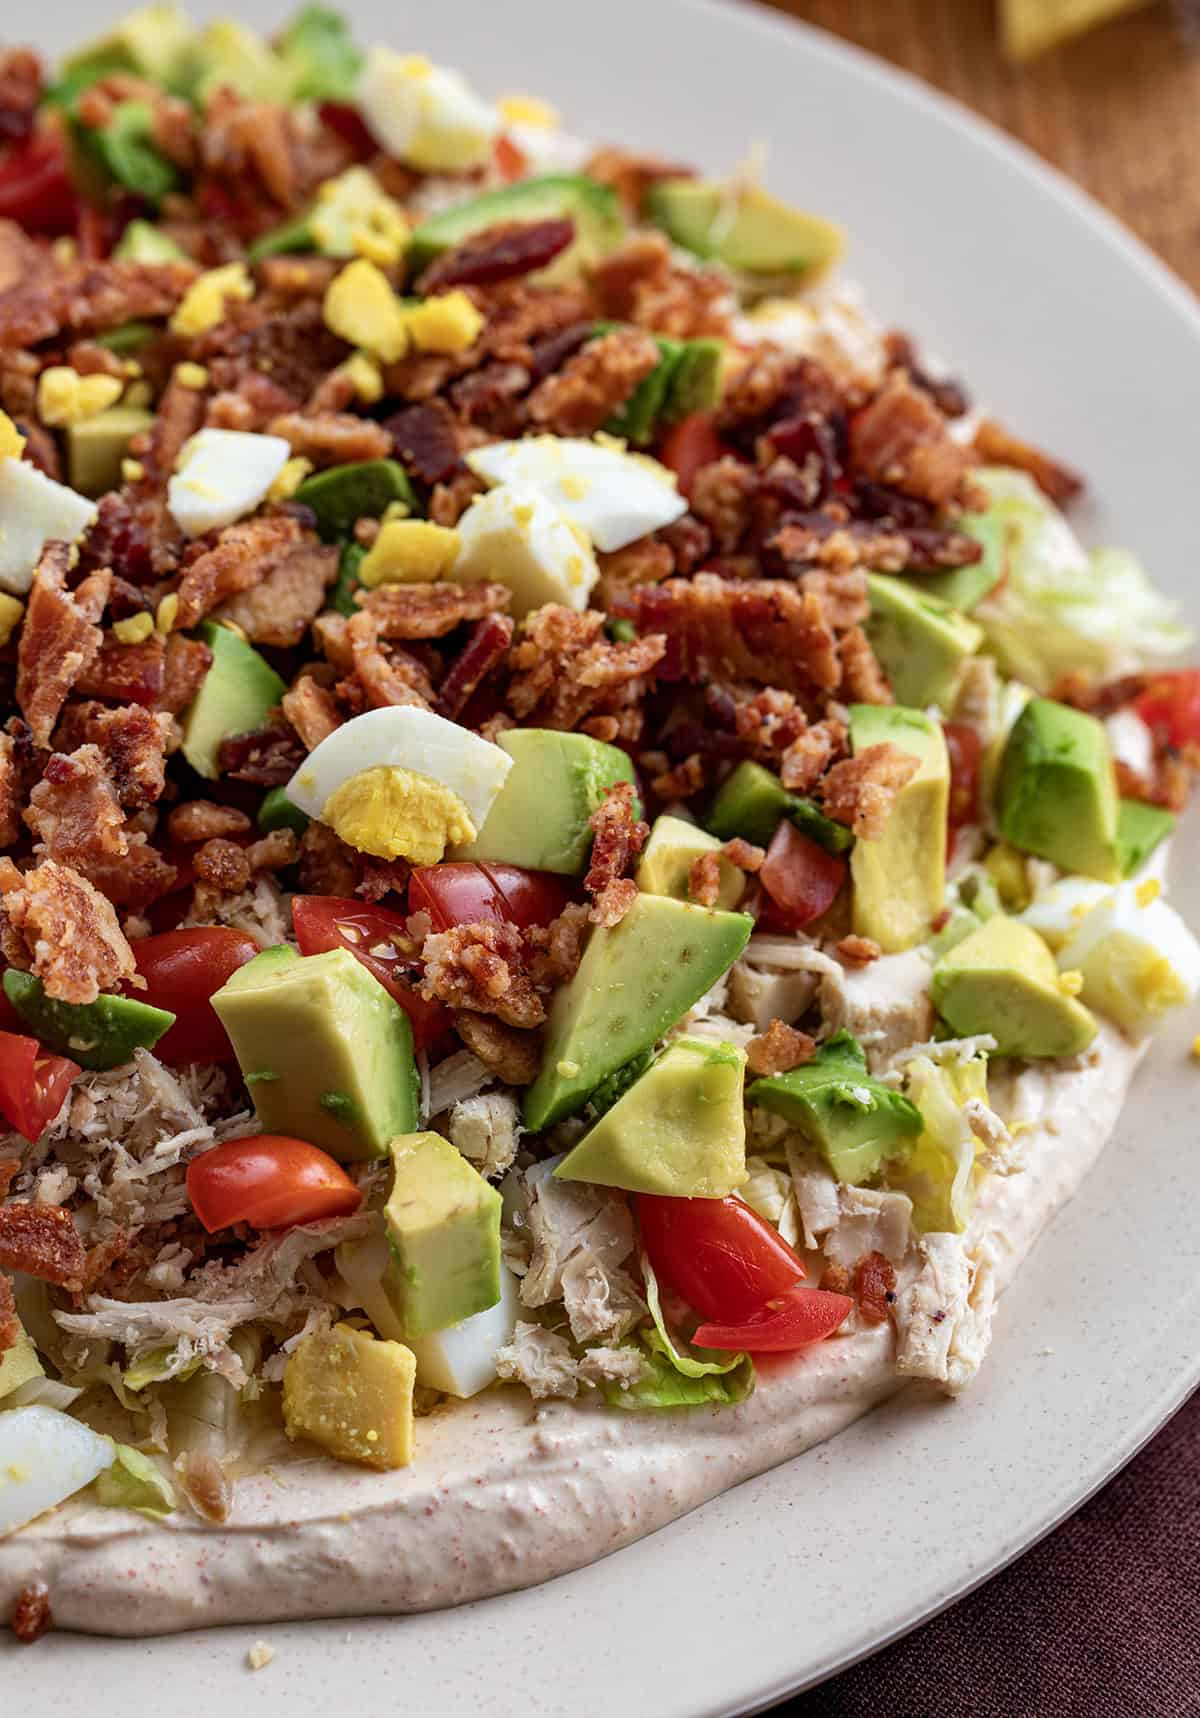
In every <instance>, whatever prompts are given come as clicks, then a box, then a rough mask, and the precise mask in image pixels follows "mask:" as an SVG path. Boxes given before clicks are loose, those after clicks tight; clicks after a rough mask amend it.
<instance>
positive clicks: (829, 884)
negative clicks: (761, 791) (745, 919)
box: [758, 818, 846, 931]
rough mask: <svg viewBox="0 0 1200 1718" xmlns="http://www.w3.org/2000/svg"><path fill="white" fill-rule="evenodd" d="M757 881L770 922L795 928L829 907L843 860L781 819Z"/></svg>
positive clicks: (838, 885) (839, 882) (843, 878)
mask: <svg viewBox="0 0 1200 1718" xmlns="http://www.w3.org/2000/svg"><path fill="white" fill-rule="evenodd" d="M758 880H759V882H760V883H761V884H762V886H763V888H764V890H765V891H766V893H767V894H768V895H769V896H770V898H771V904H772V906H773V908H774V911H773V913H772V914H771V920H772V923H774V924H776V925H778V926H779V927H780V928H782V929H787V930H794V931H798V930H800V929H802V928H803V926H805V925H809V924H811V923H812V921H813V920H814V919H819V918H820V917H821V914H822V913H827V912H828V911H829V909H830V907H832V905H833V903H834V901H835V900H836V899H837V895H838V891H839V889H840V888H841V887H842V884H843V883H844V882H845V881H846V861H845V860H844V859H842V858H839V857H838V855H837V854H836V853H827V852H826V851H825V849H824V848H823V847H821V846H819V845H818V843H817V842H815V841H810V840H809V838H808V836H807V835H801V833H800V831H799V830H798V829H797V828H796V826H795V824H794V823H789V822H788V820H787V818H784V820H783V822H782V823H781V824H780V825H779V828H778V829H777V830H776V831H775V833H774V835H773V836H772V837H771V845H770V846H769V847H768V848H767V857H766V859H765V860H764V861H763V867H762V870H761V871H760V872H759V874H758Z"/></svg>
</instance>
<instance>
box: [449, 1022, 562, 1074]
mask: <svg viewBox="0 0 1200 1718" xmlns="http://www.w3.org/2000/svg"><path fill="white" fill-rule="evenodd" d="M454 1029H455V1031H456V1032H457V1033H458V1035H459V1037H460V1038H461V1039H462V1041H463V1043H464V1044H465V1045H466V1046H467V1049H468V1050H470V1051H472V1052H473V1053H474V1054H475V1055H476V1056H478V1057H479V1060H480V1061H481V1062H482V1063H483V1065H484V1067H485V1068H488V1069H490V1071H491V1072H492V1073H493V1074H495V1076H496V1078H497V1079H498V1080H503V1081H504V1082H505V1084H506V1085H509V1086H530V1085H532V1084H533V1082H534V1080H536V1079H537V1077H538V1069H539V1068H540V1067H541V1065H542V1041H541V1034H540V1033H538V1032H536V1031H527V1030H526V1031H522V1030H520V1029H519V1028H518V1027H516V1026H506V1025H505V1024H504V1023H503V1021H501V1020H497V1019H496V1018H495V1017H494V1016H493V1015H491V1014H476V1013H474V1012H472V1010H471V1009H469V1008H461V1009H459V1011H458V1013H457V1014H456V1015H455V1016H454Z"/></svg>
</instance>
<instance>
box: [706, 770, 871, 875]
mask: <svg viewBox="0 0 1200 1718" xmlns="http://www.w3.org/2000/svg"><path fill="white" fill-rule="evenodd" d="M785 817H787V818H790V819H791V821H792V822H793V823H794V824H795V825H796V828H797V829H798V830H799V831H800V833H801V834H802V835H807V836H808V837H809V839H810V840H811V841H815V842H816V843H817V844H818V846H821V847H824V848H825V850H826V851H827V852H829V853H844V852H845V851H846V849H847V848H848V847H851V846H853V844H854V836H853V834H852V833H851V831H850V830H849V829H847V828H846V826H845V824H844V823H835V822H834V821H833V819H832V818H830V817H826V816H825V814H824V812H823V811H822V810H821V809H820V807H819V806H817V805H816V804H815V803H814V802H813V801H812V800H811V799H805V798H803V797H801V795H799V794H795V793H790V792H789V791H788V789H787V788H786V787H784V785H783V783H782V782H781V781H780V779H779V777H778V776H777V775H773V774H772V773H771V771H770V770H769V769H766V768H764V766H763V765H762V764H756V763H749V762H745V763H740V764H738V765H737V766H736V768H735V769H733V770H732V771H731V772H730V773H729V775H728V776H727V777H726V778H725V780H724V781H723V782H722V783H721V786H720V787H719V788H718V789H717V792H716V796H715V798H714V799H713V802H712V805H711V806H710V807H709V812H708V817H707V819H706V820H705V821H706V823H707V827H708V829H709V830H710V831H711V833H712V834H713V835H716V836H718V837H719V838H720V839H721V840H722V841H732V840H733V838H734V836H737V835H740V836H741V837H742V839H743V841H753V842H754V843H755V845H756V846H758V847H768V846H770V843H771V837H772V836H773V835H774V833H775V831H776V829H778V827H779V825H780V823H781V822H782V821H783V819H784V818H785Z"/></svg>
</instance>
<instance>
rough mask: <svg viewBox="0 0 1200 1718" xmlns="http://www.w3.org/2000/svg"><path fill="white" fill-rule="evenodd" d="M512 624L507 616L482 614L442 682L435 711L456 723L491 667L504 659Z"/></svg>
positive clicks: (510, 641)
mask: <svg viewBox="0 0 1200 1718" xmlns="http://www.w3.org/2000/svg"><path fill="white" fill-rule="evenodd" d="M512 636H513V623H512V621H511V620H510V619H509V617H508V616H507V615H506V614H488V615H484V617H483V619H482V620H479V621H476V623H475V626H474V628H473V630H472V632H471V636H470V638H469V639H468V640H467V642H466V644H465V645H464V646H463V648H462V650H461V651H460V653H459V655H458V656H457V657H456V658H455V660H454V662H453V663H452V664H451V667H450V670H449V672H448V674H447V675H446V678H445V679H444V680H443V681H442V684H441V689H440V690H439V692H438V698H437V703H436V705H435V706H434V708H435V709H436V710H437V712H438V714H439V715H440V716H448V717H450V719H451V720H452V721H453V720H456V719H457V718H458V717H459V716H460V715H461V714H462V712H463V710H464V709H465V708H466V706H467V704H468V702H469V701H470V699H471V697H472V696H473V695H474V693H475V691H476V690H477V688H478V687H479V686H480V685H481V684H482V682H483V681H484V680H486V678H487V676H488V675H489V674H490V673H491V672H492V670H493V668H495V667H497V666H498V664H499V663H501V662H502V661H503V660H504V655H505V652H506V651H507V650H508V647H509V645H510V644H511V643H512Z"/></svg>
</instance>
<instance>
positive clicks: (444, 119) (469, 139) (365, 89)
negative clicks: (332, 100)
mask: <svg viewBox="0 0 1200 1718" xmlns="http://www.w3.org/2000/svg"><path fill="white" fill-rule="evenodd" d="M358 105H359V107H360V109H361V110H362V116H363V118H364V120H365V121H366V123H367V128H368V130H369V131H370V132H371V134H372V136H373V137H374V138H375V139H376V141H377V142H379V143H381V144H382V145H383V147H384V148H385V149H386V150H387V152H388V153H389V155H394V156H396V157H397V159H398V160H401V161H407V162H410V163H411V164H412V165H413V166H414V167H422V168H424V169H425V170H426V171H428V172H439V171H446V172H461V171H463V170H465V169H466V168H470V167H482V166H483V165H484V163H485V162H486V161H487V159H488V156H489V154H490V152H491V147H492V139H493V138H494V137H495V135H496V133H497V132H498V131H499V129H500V115H499V114H498V113H497V112H496V109H495V108H494V107H491V106H489V104H488V103H487V102H485V101H482V100H481V99H480V97H479V96H477V95H476V94H475V93H474V91H473V90H471V89H470V88H469V87H468V85H467V83H466V81H465V79H464V78H462V77H461V76H460V74H459V73H458V72H455V71H450V70H448V69H447V68H446V67H444V66H435V65H431V64H430V62H429V61H428V60H427V59H425V58H424V56H423V55H421V54H397V53H393V52H392V50H391V49H390V48H372V49H371V51H370V53H369V54H368V55H367V63H366V65H365V67H364V68H363V72H362V76H361V77H360V78H359V83H358Z"/></svg>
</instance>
